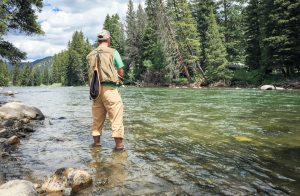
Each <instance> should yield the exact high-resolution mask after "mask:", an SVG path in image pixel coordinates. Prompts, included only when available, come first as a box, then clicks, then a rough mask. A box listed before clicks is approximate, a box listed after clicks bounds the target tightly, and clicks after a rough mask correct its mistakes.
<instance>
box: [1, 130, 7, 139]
mask: <svg viewBox="0 0 300 196" xmlns="http://www.w3.org/2000/svg"><path fill="white" fill-rule="evenodd" d="M5 135H6V129H2V130H1V131H0V138H1V137H5Z"/></svg>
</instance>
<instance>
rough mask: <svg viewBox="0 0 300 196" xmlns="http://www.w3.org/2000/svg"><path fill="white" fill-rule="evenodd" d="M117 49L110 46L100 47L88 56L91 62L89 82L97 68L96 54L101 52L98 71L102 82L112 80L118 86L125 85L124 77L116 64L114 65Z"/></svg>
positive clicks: (89, 62) (87, 58)
mask: <svg viewBox="0 0 300 196" xmlns="http://www.w3.org/2000/svg"><path fill="white" fill-rule="evenodd" d="M114 53H115V49H112V48H109V47H98V48H96V49H94V50H93V51H92V52H90V54H88V55H87V56H86V60H87V61H88V64H89V84H91V80H92V77H93V73H94V69H95V60H96V55H97V54H99V57H100V59H99V62H98V65H99V66H98V71H99V76H100V82H101V83H102V82H111V83H113V84H114V85H116V86H121V85H123V78H122V77H121V76H119V74H118V71H117V68H116V66H115V65H114V59H113V58H114Z"/></svg>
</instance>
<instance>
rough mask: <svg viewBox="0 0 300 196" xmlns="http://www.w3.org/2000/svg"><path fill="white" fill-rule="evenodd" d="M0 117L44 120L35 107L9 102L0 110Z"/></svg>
mask: <svg viewBox="0 0 300 196" xmlns="http://www.w3.org/2000/svg"><path fill="white" fill-rule="evenodd" d="M0 117H2V118H4V119H9V118H12V119H17V120H21V119H23V118H28V119H37V120H44V119H45V116H44V114H43V113H42V112H41V111H40V110H39V109H38V108H36V107H33V106H31V105H28V104H26V103H18V102H11V103H7V104H5V105H4V106H2V107H1V108H0Z"/></svg>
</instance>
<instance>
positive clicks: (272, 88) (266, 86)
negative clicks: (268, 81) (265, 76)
mask: <svg viewBox="0 0 300 196" xmlns="http://www.w3.org/2000/svg"><path fill="white" fill-rule="evenodd" d="M260 89H261V90H275V87H274V86H272V85H263V86H262V87H260Z"/></svg>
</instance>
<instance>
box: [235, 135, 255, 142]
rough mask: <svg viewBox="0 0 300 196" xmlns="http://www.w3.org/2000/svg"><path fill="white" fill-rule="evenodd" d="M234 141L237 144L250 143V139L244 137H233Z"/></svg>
mask: <svg viewBox="0 0 300 196" xmlns="http://www.w3.org/2000/svg"><path fill="white" fill-rule="evenodd" d="M235 139H236V140H237V141H239V142H251V141H252V139H251V138H248V137H245V136H238V137H235Z"/></svg>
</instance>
